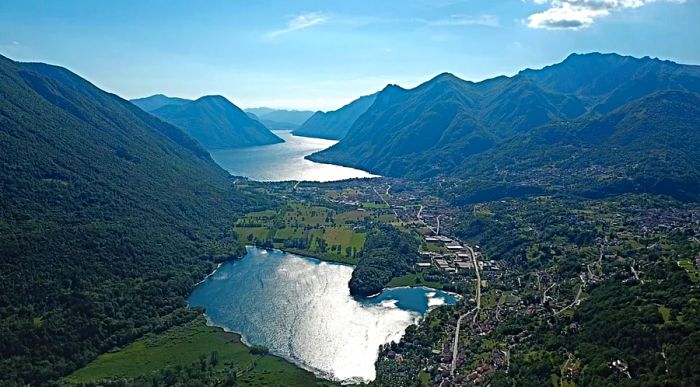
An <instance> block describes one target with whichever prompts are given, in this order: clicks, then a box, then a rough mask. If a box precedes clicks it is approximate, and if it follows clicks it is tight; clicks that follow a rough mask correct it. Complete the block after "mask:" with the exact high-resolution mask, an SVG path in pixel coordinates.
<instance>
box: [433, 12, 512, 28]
mask: <svg viewBox="0 0 700 387" xmlns="http://www.w3.org/2000/svg"><path fill="white" fill-rule="evenodd" d="M425 24H426V25H428V26H431V27H440V26H447V27H449V26H470V25H480V26H487V27H499V26H500V24H499V22H498V18H497V17H495V16H493V15H482V16H467V15H452V16H450V17H449V18H447V19H439V20H430V21H426V22H425Z"/></svg>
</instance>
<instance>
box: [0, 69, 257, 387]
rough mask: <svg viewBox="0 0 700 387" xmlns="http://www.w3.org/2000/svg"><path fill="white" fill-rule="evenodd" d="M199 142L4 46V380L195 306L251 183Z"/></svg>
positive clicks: (76, 356)
mask: <svg viewBox="0 0 700 387" xmlns="http://www.w3.org/2000/svg"><path fill="white" fill-rule="evenodd" d="M230 179H231V178H230V177H229V176H228V174H227V173H226V172H225V171H224V170H222V169H221V168H219V167H218V166H217V165H216V164H215V163H214V162H213V161H212V160H211V158H210V156H209V154H208V153H207V152H206V151H205V150H204V149H203V148H202V147H201V145H199V144H198V143H197V142H196V141H194V140H192V139H191V138H190V137H189V136H188V135H186V134H185V133H183V132H182V131H181V130H180V129H177V128H175V127H173V126H171V125H169V124H166V123H163V122H162V121H160V120H158V119H157V118H155V117H153V116H151V115H150V114H148V113H145V112H144V111H142V110H141V109H139V108H138V107H136V106H134V105H132V104H131V103H130V102H128V101H125V100H123V99H121V98H119V97H117V96H115V95H113V94H109V93H106V92H104V91H102V90H100V89H98V88H96V87H95V86H93V85H92V84H90V83H89V82H87V81H85V80H84V79H82V78H80V77H78V76H76V75H75V74H73V73H71V72H70V71H68V70H66V69H63V68H60V67H55V66H49V65H45V64H23V63H16V62H13V61H11V60H9V59H7V58H4V57H0V186H2V189H1V190H0V256H1V257H2V259H1V260H0V276H1V278H2V280H1V281H0V384H3V385H7V384H8V383H10V384H11V383H17V384H21V385H24V384H32V385H38V384H43V383H45V382H47V381H50V380H55V379H57V378H58V377H60V376H62V375H66V374H67V373H69V372H71V371H73V370H75V369H76V368H78V367H80V366H82V365H84V364H86V363H87V362H88V361H90V360H91V359H93V358H94V357H95V356H96V355H98V354H99V353H102V352H105V351H107V350H109V349H111V348H113V347H115V346H120V345H124V344H126V343H129V342H131V341H133V340H134V339H136V338H138V337H140V336H142V335H143V334H145V333H147V332H153V331H161V330H163V329H166V328H167V327H169V326H172V325H174V324H178V323H181V322H183V321H187V320H190V319H192V318H193V317H194V316H195V315H196V312H194V311H188V310H187V309H186V308H185V298H186V297H187V295H188V294H189V292H190V290H191V289H192V288H193V286H194V284H195V283H196V282H197V281H199V280H200V279H201V278H202V277H203V276H204V275H205V274H206V273H207V272H209V271H210V270H211V269H212V266H213V262H215V261H218V260H221V259H224V258H226V257H230V256H231V255H234V254H238V253H239V252H240V248H241V246H240V245H239V244H238V243H237V241H235V239H233V238H232V236H231V235H229V234H228V233H227V232H225V230H226V226H227V225H229V224H230V223H231V220H232V217H234V216H235V214H236V213H237V211H244V210H250V209H252V208H253V207H255V206H256V203H259V201H260V200H263V198H261V196H260V194H255V195H250V194H247V193H245V192H244V191H241V190H235V189H234V188H233V185H232V182H231V180H230Z"/></svg>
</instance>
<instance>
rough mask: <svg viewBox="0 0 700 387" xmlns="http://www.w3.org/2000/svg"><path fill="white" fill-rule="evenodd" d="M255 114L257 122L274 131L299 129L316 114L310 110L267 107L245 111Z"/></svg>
mask: <svg viewBox="0 0 700 387" xmlns="http://www.w3.org/2000/svg"><path fill="white" fill-rule="evenodd" d="M244 111H245V112H246V113H250V114H253V115H254V116H255V117H256V119H257V120H259V121H260V122H262V123H263V124H264V125H265V126H267V127H268V128H270V129H272V130H292V129H296V128H298V127H299V125H301V124H303V123H304V122H305V121H306V120H308V119H309V117H311V116H312V115H313V114H314V112H312V111H308V110H284V109H272V108H267V107H260V108H250V109H244Z"/></svg>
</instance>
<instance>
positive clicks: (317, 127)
mask: <svg viewBox="0 0 700 387" xmlns="http://www.w3.org/2000/svg"><path fill="white" fill-rule="evenodd" d="M376 96H377V93H375V94H372V95H366V96H364V97H360V98H358V99H356V100H354V101H352V102H350V103H349V104H347V105H345V106H343V107H342V108H340V109H338V110H335V111H332V112H327V113H324V112H320V111H319V112H316V113H314V115H313V116H311V117H310V118H309V119H308V120H307V121H306V122H304V123H303V124H302V125H301V126H300V127H299V128H297V129H295V130H294V132H292V133H294V134H295V135H297V136H305V137H318V138H326V139H329V140H340V139H341V138H343V137H345V135H346V134H347V132H348V130H350V128H351V127H352V125H353V124H354V123H355V121H357V119H358V118H359V117H360V116H361V115H362V114H364V113H365V112H366V111H367V109H369V107H370V106H372V104H373V103H374V99H375V98H376Z"/></svg>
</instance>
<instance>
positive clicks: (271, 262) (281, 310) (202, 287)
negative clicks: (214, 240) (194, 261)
mask: <svg viewBox="0 0 700 387" xmlns="http://www.w3.org/2000/svg"><path fill="white" fill-rule="evenodd" d="M352 270H353V267H352V266H348V265H341V264H335V263H329V262H322V261H319V260H317V259H312V258H307V257H302V256H298V255H294V254H288V253H284V252H282V251H279V250H263V249H258V248H256V247H247V254H246V255H245V256H244V257H243V258H242V259H239V260H236V261H232V262H228V263H225V264H224V265H222V266H221V267H220V268H219V269H218V270H217V271H216V272H214V274H212V275H211V276H209V277H208V278H207V279H206V280H204V281H203V282H202V283H200V284H199V285H198V286H197V287H196V288H195V290H194V292H193V293H192V295H191V296H190V298H189V304H190V306H192V307H196V306H203V307H205V308H206V315H207V318H208V319H209V321H210V323H212V324H214V325H217V326H220V327H223V328H224V329H227V330H230V331H233V332H238V333H240V334H241V335H242V337H243V340H244V341H245V342H246V343H248V344H259V345H264V346H266V347H268V348H269V349H270V351H271V352H272V353H274V354H276V355H279V356H282V357H284V358H286V359H288V360H291V361H292V362H294V363H296V364H298V365H300V366H302V367H303V368H306V369H309V370H311V371H313V372H314V373H316V374H317V375H319V376H321V377H324V378H328V379H333V380H338V381H344V382H360V381H370V380H373V379H374V377H375V370H374V362H375V361H376V359H377V353H378V349H379V346H380V345H381V344H384V343H388V342H390V341H392V340H393V341H398V340H399V339H400V338H401V336H402V335H403V333H404V331H405V329H406V327H407V326H408V325H410V324H413V323H416V322H417V321H418V320H419V319H420V318H421V316H423V315H424V314H425V313H426V312H427V311H428V310H429V309H430V308H432V307H435V306H438V305H442V304H445V303H449V304H454V303H456V302H457V296H455V295H453V294H450V293H445V292H441V291H436V290H433V289H428V288H395V289H387V290H385V291H384V292H382V293H381V294H380V295H378V296H377V297H373V298H370V299H365V300H356V299H355V298H353V297H351V296H350V292H349V289H348V281H350V276H351V274H352Z"/></svg>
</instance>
